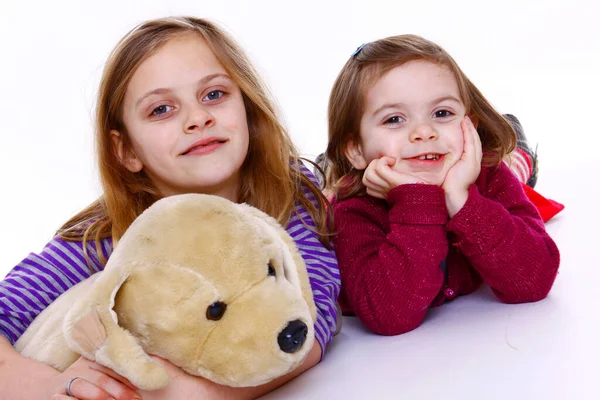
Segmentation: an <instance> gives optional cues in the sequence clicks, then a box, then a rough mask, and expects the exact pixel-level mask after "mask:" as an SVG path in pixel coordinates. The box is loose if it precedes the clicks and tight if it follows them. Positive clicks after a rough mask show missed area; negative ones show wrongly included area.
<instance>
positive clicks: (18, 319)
mask: <svg viewBox="0 0 600 400" xmlns="http://www.w3.org/2000/svg"><path fill="white" fill-rule="evenodd" d="M101 248H102V251H103V253H104V256H105V257H108V254H109V252H110V249H111V245H110V241H109V240H108V239H105V240H103V241H101ZM87 253H88V257H89V260H90V266H91V270H90V267H88V264H87V262H86V260H85V257H84V254H83V243H82V242H71V241H65V240H62V239H60V238H54V239H52V240H51V241H50V242H49V243H48V244H47V245H46V246H45V247H44V249H43V250H42V251H41V252H40V253H39V254H36V253H30V254H29V255H28V256H27V257H26V258H25V259H24V260H23V261H21V262H20V263H19V264H18V265H17V266H15V267H14V268H13V269H12V270H11V271H10V272H9V273H8V275H7V276H6V277H5V278H4V280H3V281H2V282H0V335H2V336H4V337H6V338H7V339H8V340H9V341H10V342H11V344H13V345H14V344H15V342H16V341H17V340H18V339H19V337H20V336H21V335H22V334H23V333H24V332H25V330H27V328H28V327H29V325H30V324H31V322H33V320H34V319H35V317H37V316H38V315H39V314H40V313H41V312H42V311H43V310H44V309H45V308H46V307H48V306H49V305H50V303H52V302H53V301H54V300H56V298H58V296H60V295H61V294H63V293H64V292H66V291H67V290H68V289H69V288H70V287H71V286H73V285H75V284H77V283H79V282H81V281H83V280H84V279H86V278H88V277H89V276H90V275H91V274H92V271H93V272H96V271H99V270H100V269H102V262H101V260H100V258H99V257H98V254H97V252H96V246H95V244H94V243H93V242H91V243H88V247H87Z"/></svg>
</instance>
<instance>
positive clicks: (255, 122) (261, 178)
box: [57, 17, 329, 262]
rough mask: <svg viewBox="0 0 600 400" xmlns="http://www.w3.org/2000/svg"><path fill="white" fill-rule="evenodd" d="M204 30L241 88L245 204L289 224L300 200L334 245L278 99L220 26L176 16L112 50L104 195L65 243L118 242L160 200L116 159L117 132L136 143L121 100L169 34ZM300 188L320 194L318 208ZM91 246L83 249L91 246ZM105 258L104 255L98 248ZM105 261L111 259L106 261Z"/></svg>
mask: <svg viewBox="0 0 600 400" xmlns="http://www.w3.org/2000/svg"><path fill="white" fill-rule="evenodd" d="M190 33H195V34H198V35H200V36H201V37H202V38H203V39H204V40H205V41H206V43H207V44H208V46H209V47H210V49H211V50H212V51H213V53H214V54H215V56H216V57H217V59H218V60H219V62H220V63H221V64H222V65H223V67H224V68H225V70H226V71H227V73H228V74H229V75H230V77H231V79H232V80H233V81H234V82H235V83H236V84H237V85H238V86H239V87H240V90H241V92H242V96H243V100H244V105H245V108H246V115H247V121H248V130H249V133H250V143H249V149H248V154H247V155H246V159H245V161H244V163H243V165H242V179H241V184H240V190H239V193H240V194H239V199H238V200H239V201H240V202H245V203H248V204H250V205H252V206H254V207H256V208H258V209H260V210H262V211H264V212H266V213H267V214H269V215H271V216H272V217H274V218H276V219H277V220H278V221H279V222H280V223H281V224H282V225H283V226H285V225H286V224H287V221H288V219H289V218H290V216H291V213H292V211H293V210H294V209H295V202H297V203H299V204H300V205H302V206H303V207H304V208H305V209H306V210H307V211H308V214H309V215H310V216H311V217H312V219H313V221H314V223H315V226H316V232H317V233H318V234H319V239H320V240H321V242H322V243H323V244H325V245H326V246H329V236H328V234H327V233H326V232H327V227H328V218H327V215H326V213H327V210H328V209H329V207H327V199H326V198H325V197H324V196H323V195H322V193H321V191H320V190H319V188H318V187H317V186H316V185H315V184H313V183H312V182H311V181H310V179H309V178H308V177H307V176H306V175H305V174H303V173H302V172H301V171H300V165H301V160H300V159H299V157H298V153H297V150H296V149H295V147H294V145H293V143H292V142H291V139H290V137H289V135H288V133H287V132H286V130H285V129H284V127H283V126H282V125H281V124H280V122H279V120H278V118H277V115H276V109H275V106H274V102H273V101H272V99H271V97H270V95H269V93H268V91H267V90H266V88H265V86H264V84H263V83H262V81H261V79H260V78H259V76H258V74H257V73H256V71H255V69H254V68H253V67H252V65H251V63H250V61H249V60H248V58H247V57H246V55H245V54H244V52H243V51H242V50H241V49H240V47H239V46H238V45H237V44H236V43H235V42H234V41H233V40H232V39H231V38H230V37H229V36H228V35H227V34H226V33H225V32H224V31H223V30H221V29H220V28H219V27H217V26H216V25H214V24H213V23H211V22H209V21H206V20H204V19H200V18H191V17H173V18H161V19H155V20H150V21H147V22H144V23H142V24H140V25H138V26H137V27H135V28H134V29H133V30H131V31H130V32H129V33H128V34H127V35H125V37H123V38H122V39H121V41H120V42H119V43H118V44H117V46H116V47H115V49H114V50H113V51H112V53H111V54H110V56H109V58H108V60H107V62H106V65H105V68H104V72H103V75H102V80H101V83H100V88H99V91H98V98H97V105H96V126H95V137H96V151H97V157H98V167H99V171H100V179H101V183H102V188H103V195H102V197H100V198H99V199H98V200H96V201H95V202H93V203H92V204H91V205H90V206H88V207H87V208H86V209H84V210H82V211H81V212H80V213H78V214H77V215H75V216H74V217H73V218H71V219H70V220H69V221H67V222H66V223H65V224H64V225H63V226H62V227H61V228H60V229H59V231H58V232H57V235H58V236H60V237H61V238H63V239H66V240H74V241H75V240H77V241H78V240H83V241H84V242H87V241H88V240H89V239H90V238H93V239H94V240H95V242H96V248H97V249H99V243H100V239H102V238H106V237H112V239H113V243H116V242H117V241H118V240H119V238H120V237H121V236H122V235H123V233H124V232H125V231H126V230H127V228H128V227H129V225H130V224H131V223H132V222H133V221H134V220H135V219H136V218H137V217H138V216H139V215H140V214H141V213H142V212H143V211H144V210H145V209H146V208H148V207H149V206H150V205H152V204H153V203H154V202H155V201H156V200H158V199H159V198H160V197H161V194H160V193H159V191H158V190H157V189H156V187H155V186H154V185H153V183H152V182H151V180H150V179H149V178H148V176H147V175H146V174H145V173H144V172H143V171H142V172H139V173H132V172H130V171H128V170H127V169H126V168H125V167H124V166H123V165H122V164H121V163H120V162H119V159H118V158H117V156H116V154H115V151H114V147H113V143H112V141H111V138H110V131H111V130H112V129H115V130H118V131H119V132H121V134H122V136H123V143H124V146H125V147H126V148H130V146H131V142H130V139H129V137H128V135H127V130H126V127H125V125H124V123H123V114H122V113H123V110H122V108H123V99H124V97H125V92H126V90H127V86H128V85H129V82H130V80H131V78H132V76H133V75H134V73H135V72H136V70H137V68H138V67H139V66H140V65H141V64H142V63H143V62H144V61H145V60H146V59H147V58H148V57H150V56H151V55H152V54H153V53H154V52H156V51H157V50H158V49H159V48H160V47H161V46H163V45H164V44H165V43H167V42H168V41H169V40H170V39H172V38H174V37H176V36H179V35H182V34H190ZM302 187H306V188H308V189H309V190H310V192H312V193H313V194H314V196H315V197H316V199H317V201H318V207H315V205H314V204H313V203H312V202H311V201H310V200H309V199H308V198H307V196H306V195H305V194H304V192H303V190H302ZM86 248H87V246H84V249H86ZM98 253H99V255H101V254H102V252H100V251H98ZM103 261H104V262H105V261H106V260H103Z"/></svg>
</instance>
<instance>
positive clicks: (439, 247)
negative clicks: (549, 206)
mask: <svg viewBox="0 0 600 400" xmlns="http://www.w3.org/2000/svg"><path fill="white" fill-rule="evenodd" d="M333 208H334V213H335V231H336V233H337V235H336V236H335V237H334V240H335V248H336V253H337V257H338V262H339V267H340V272H341V277H342V292H341V295H340V305H341V307H342V310H343V311H344V312H345V313H346V314H348V313H354V314H355V315H356V316H358V318H359V319H360V320H361V321H362V322H363V323H364V325H365V326H366V327H367V328H368V329H370V330H371V331H373V332H376V333H379V334H382V335H397V334H400V333H404V332H407V331H410V330H412V329H414V328H416V327H417V326H419V325H420V324H421V322H422V321H423V319H424V318H425V315H426V314H427V310H428V308H429V307H431V306H437V305H440V304H442V303H443V302H444V301H446V300H449V299H452V298H455V297H456V296H460V295H466V294H469V293H471V292H473V291H474V290H475V289H477V288H478V287H479V286H480V285H481V283H482V281H483V282H485V283H487V284H488V285H489V286H490V287H491V288H492V290H493V292H494V293H495V295H496V296H497V297H498V298H499V299H500V300H501V301H503V302H506V303H523V302H531V301H537V300H541V299H543V298H544V297H546V296H547V295H548V292H549V291H550V289H551V287H552V285H553V283H554V280H555V278H556V274H557V271H558V266H559V262H560V255H559V251H558V248H557V247H556V245H555V244H554V242H553V241H552V239H551V238H550V236H549V235H548V234H547V233H546V231H545V227H544V223H543V222H542V219H541V218H540V214H539V213H538V211H537V210H536V208H535V206H534V205H533V204H532V203H531V202H530V201H529V199H528V198H527V196H526V195H525V192H524V191H523V186H522V184H521V183H520V182H519V181H518V180H517V178H516V177H515V176H514V175H513V174H512V172H510V170H509V169H508V167H507V166H506V165H505V164H501V165H500V166H499V167H497V168H494V169H491V168H483V169H482V171H481V174H480V176H479V178H478V179H477V181H476V182H475V184H474V185H471V187H470V189H469V198H468V200H467V202H466V203H465V205H464V206H463V208H462V209H461V210H460V211H459V212H458V213H457V214H456V215H455V216H454V217H453V218H452V219H449V217H448V211H447V209H446V203H445V199H444V192H443V190H442V189H441V188H440V187H438V186H434V185H423V184H420V185H419V184H417V185H402V186H399V187H397V188H395V189H394V190H392V191H390V192H389V194H388V201H387V202H386V201H383V200H380V199H376V198H373V197H370V196H361V197H354V198H351V199H346V200H343V201H340V202H334V203H333ZM444 260H446V265H447V277H445V276H444V272H443V270H442V268H441V267H440V265H441V264H442V261H444Z"/></svg>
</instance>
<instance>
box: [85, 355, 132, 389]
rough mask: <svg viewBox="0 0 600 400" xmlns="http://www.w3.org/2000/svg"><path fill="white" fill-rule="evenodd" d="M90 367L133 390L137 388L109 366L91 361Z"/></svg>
mask: <svg viewBox="0 0 600 400" xmlns="http://www.w3.org/2000/svg"><path fill="white" fill-rule="evenodd" d="M90 368H91V369H93V370H96V371H98V372H101V373H103V374H105V375H108V376H110V377H111V378H113V379H114V380H116V381H118V382H120V383H122V384H123V385H125V386H127V387H128V388H129V389H131V390H132V391H134V392H135V391H136V390H138V388H136V387H135V385H134V384H133V383H131V382H130V381H129V379H127V378H125V377H123V376H121V375H119V374H117V373H116V372H115V371H113V370H112V369H110V368H106V367H105V366H104V365H100V364H98V363H96V362H92V363H91V364H90Z"/></svg>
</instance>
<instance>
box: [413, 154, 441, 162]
mask: <svg viewBox="0 0 600 400" xmlns="http://www.w3.org/2000/svg"><path fill="white" fill-rule="evenodd" d="M441 156H442V155H441V154H435V153H432V154H421V155H420V156H417V157H413V158H416V159H417V160H433V161H436V160H439V159H440V157H441Z"/></svg>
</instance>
